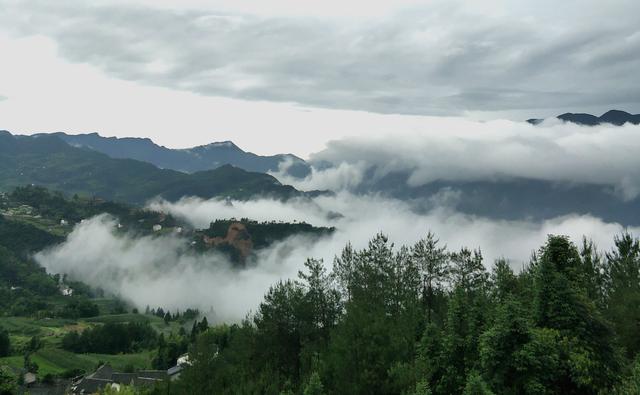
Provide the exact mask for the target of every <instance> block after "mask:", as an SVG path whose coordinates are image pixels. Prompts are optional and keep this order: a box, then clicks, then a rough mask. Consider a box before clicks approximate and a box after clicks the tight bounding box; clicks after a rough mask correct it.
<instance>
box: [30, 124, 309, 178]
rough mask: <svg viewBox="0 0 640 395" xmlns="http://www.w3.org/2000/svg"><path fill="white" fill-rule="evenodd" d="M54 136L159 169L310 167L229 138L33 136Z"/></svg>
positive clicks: (297, 171) (300, 170)
mask: <svg viewBox="0 0 640 395" xmlns="http://www.w3.org/2000/svg"><path fill="white" fill-rule="evenodd" d="M45 135H46V136H55V137H58V138H59V139H61V140H62V141H64V142H66V143H67V144H69V145H72V146H74V147H79V148H88V149H91V150H94V151H98V152H102V153H103V154H106V155H108V156H110V157H111V158H116V159H135V160H138V161H143V162H148V163H151V164H153V165H155V166H157V167H159V168H161V169H171V170H177V171H180V172H184V173H195V172H198V171H204V170H212V169H216V168H218V167H221V166H224V165H232V166H234V167H238V168H241V169H244V170H246V171H252V172H258V173H268V172H271V171H278V169H279V167H280V164H281V163H282V162H288V168H287V172H288V173H289V175H292V176H295V177H304V176H306V175H307V174H309V172H310V167H309V165H308V164H307V163H305V161H304V160H302V159H300V158H299V157H297V156H295V155H292V154H279V155H272V156H260V155H256V154H254V153H251V152H245V151H243V150H242V149H240V148H239V147H238V146H237V145H235V144H234V143H233V142H231V141H222V142H216V143H211V144H207V145H201V146H197V147H193V148H187V149H171V148H167V147H164V146H161V145H158V144H156V143H154V142H153V141H152V140H150V139H148V138H134V137H125V138H117V137H103V136H100V135H99V134H98V133H88V134H75V135H72V134H66V133H47V134H45V133H42V134H37V135H35V136H45Z"/></svg>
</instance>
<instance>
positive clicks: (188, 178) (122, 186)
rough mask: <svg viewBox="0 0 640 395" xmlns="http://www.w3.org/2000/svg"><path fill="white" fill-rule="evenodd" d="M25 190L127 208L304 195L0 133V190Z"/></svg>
mask: <svg viewBox="0 0 640 395" xmlns="http://www.w3.org/2000/svg"><path fill="white" fill-rule="evenodd" d="M29 184H33V185H39V186H43V187H46V188H49V189H54V190H61V191H64V192H65V193H67V194H74V193H77V194H81V195H91V196H98V197H101V198H105V199H109V200H116V201H122V202H127V203H131V204H144V203H145V202H146V201H148V200H149V199H152V198H154V197H157V196H160V197H162V198H165V199H167V200H173V201H175V200H178V199H180V198H181V197H183V196H197V197H201V198H205V199H206V198H212V197H231V198H238V199H245V198H250V197H253V196H263V197H264V196H267V197H274V198H278V199H288V198H290V197H295V196H303V195H304V193H303V192H300V191H298V190H296V189H295V188H293V187H292V186H289V185H283V184H281V183H280V182H279V181H278V180H277V179H276V178H274V177H272V176H270V175H268V174H263V173H257V172H248V171H246V170H243V169H240V168H238V167H234V166H232V165H222V166H220V167H217V168H215V169H211V170H205V171H199V172H194V173H190V174H188V173H183V172H179V171H176V170H171V169H160V168H158V167H156V166H154V165H153V164H151V163H148V162H144V161H138V160H134V159H116V158H112V157H110V156H108V155H106V154H103V153H100V152H98V151H94V150H90V149H86V148H78V147H74V146H72V145H69V144H68V143H66V142H64V141H63V140H61V139H60V138H59V137H57V136H56V135H42V134H41V135H36V136H20V135H15V136H14V135H12V134H11V133H9V132H8V131H4V132H0V190H5V191H7V190H10V189H11V188H14V187H17V186H23V185H29Z"/></svg>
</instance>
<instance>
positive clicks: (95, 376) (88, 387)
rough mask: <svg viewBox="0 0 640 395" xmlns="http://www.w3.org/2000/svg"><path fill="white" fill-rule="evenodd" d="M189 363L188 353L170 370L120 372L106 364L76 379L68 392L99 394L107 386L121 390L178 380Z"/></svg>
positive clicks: (81, 394)
mask: <svg viewBox="0 0 640 395" xmlns="http://www.w3.org/2000/svg"><path fill="white" fill-rule="evenodd" d="M187 365H189V357H188V355H186V354H185V355H183V356H181V357H180V358H178V362H177V364H176V366H174V367H172V368H170V369H168V370H140V371H137V372H134V373H120V372H116V371H114V370H113V368H112V367H111V365H109V364H104V365H102V366H100V367H99V368H98V369H97V370H96V371H95V372H93V373H91V374H89V375H86V376H82V377H78V378H76V379H74V380H73V381H72V382H71V387H70V388H69V391H68V393H69V394H72V395H87V394H97V393H98V392H100V391H101V390H104V389H105V388H106V387H110V388H112V389H114V390H116V391H119V390H120V388H121V386H134V387H140V386H154V385H156V384H159V383H162V382H164V381H167V380H169V381H173V380H177V379H178V378H179V377H180V373H181V372H182V370H183V369H184V367H185V366H187Z"/></svg>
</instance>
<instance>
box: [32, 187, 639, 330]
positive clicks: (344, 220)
mask: <svg viewBox="0 0 640 395" xmlns="http://www.w3.org/2000/svg"><path fill="white" fill-rule="evenodd" d="M152 207H153V208H155V209H162V210H165V211H167V212H170V213H172V214H173V215H176V216H178V217H180V218H183V219H185V220H187V221H189V222H191V223H192V224H194V225H195V226H198V227H202V226H206V225H207V224H208V223H209V222H210V221H213V220H215V219H220V218H229V217H236V218H240V217H250V218H253V219H257V220H284V221H292V220H294V219H297V220H305V221H308V222H310V223H312V224H314V225H331V226H337V228H338V230H337V232H336V233H335V234H334V235H333V236H331V237H327V238H324V239H320V240H315V241H311V240H309V239H305V238H300V237H294V238H292V239H289V240H285V241H283V242H280V243H277V244H276V245H274V246H272V247H271V248H269V249H268V250H264V251H261V252H260V253H259V255H258V257H257V262H256V265H255V266H250V267H248V268H246V269H243V270H239V271H235V270H231V269H230V268H229V264H228V263H227V262H225V260H224V259H223V258H222V257H220V256H218V255H216V254H204V255H194V254H192V253H191V252H190V250H189V247H188V243H187V242H186V241H184V240H181V239H179V238H176V237H175V236H162V237H137V238H135V237H129V236H121V235H116V233H115V230H114V224H115V222H114V221H113V220H111V219H109V218H108V217H105V216H100V217H96V218H93V219H91V220H89V221H86V222H85V223H84V224H80V225H78V226H77V227H76V228H75V229H74V231H73V232H72V234H71V235H70V236H69V237H68V239H67V241H66V242H64V243H63V244H61V245H60V246H57V247H55V248H53V249H50V250H47V251H44V252H41V253H39V254H38V255H37V256H36V259H37V260H38V262H40V263H41V264H42V265H43V266H44V267H45V268H47V270H48V271H50V272H57V273H59V272H61V273H68V274H69V275H70V276H72V277H73V278H76V279H79V280H82V281H84V282H86V283H88V284H90V285H92V286H96V287H102V288H103V289H105V290H107V291H109V292H112V293H114V294H118V295H121V296H122V297H124V298H126V299H128V300H130V301H131V302H133V303H134V304H136V305H137V306H139V307H141V308H144V307H145V306H146V305H150V306H158V305H162V306H164V307H167V308H170V309H178V308H179V309H184V308H186V307H197V308H200V309H201V310H202V311H205V312H207V311H209V310H210V309H211V308H213V311H214V314H212V318H214V319H216V320H218V321H237V320H239V319H241V318H242V317H244V316H245V314H246V313H247V312H248V311H249V310H255V308H256V306H257V304H258V303H259V301H260V300H261V298H262V296H263V294H264V292H266V290H267V288H268V287H269V286H270V285H271V284H273V283H275V282H276V281H278V280H279V279H282V278H292V277H295V276H296V274H297V271H298V270H299V269H301V268H302V266H303V262H304V260H305V259H306V258H307V257H315V258H323V259H324V261H325V264H326V265H328V266H330V265H331V262H332V260H333V257H334V255H335V254H338V253H339V252H340V251H341V249H342V248H343V247H344V245H345V244H346V243H347V242H348V241H350V242H352V243H353V245H354V246H355V247H356V248H363V247H365V246H366V243H367V241H368V240H369V239H370V238H371V237H373V236H374V235H375V233H377V232H379V231H383V232H384V233H386V234H388V235H389V236H390V238H391V240H392V241H394V242H395V243H396V245H401V244H411V243H414V242H415V241H417V240H418V239H419V238H420V237H422V236H424V235H425V234H426V232H427V231H429V230H432V231H434V232H435V233H436V234H437V236H438V237H440V239H441V240H442V241H443V242H444V243H446V244H447V245H448V246H449V248H450V249H451V250H456V249H458V248H460V247H462V246H469V247H471V248H477V247H481V248H482V251H483V254H484V256H485V263H486V264H487V266H490V265H491V263H492V261H493V260H494V259H496V258H499V257H505V258H507V259H509V260H510V261H511V263H512V265H513V266H514V267H515V268H519V267H521V265H522V263H524V262H527V261H528V259H529V257H530V255H531V252H532V251H533V250H535V249H537V248H538V247H539V246H540V245H542V244H543V243H544V241H545V239H546V236H547V235H548V234H565V235H569V236H570V237H572V239H573V240H574V241H579V240H580V238H581V237H582V235H586V236H587V237H590V238H592V239H593V240H594V241H595V242H596V243H597V244H598V246H599V247H600V248H603V249H608V248H610V246H611V245H612V241H613V236H614V235H615V234H616V233H618V232H620V231H621V229H622V228H621V227H620V225H618V224H614V223H604V222H602V221H601V220H599V219H597V218H594V217H591V216H575V215H568V216H565V217H560V218H555V219H552V220H548V221H543V222H535V223H534V222H525V221H496V220H489V219H484V218H478V217H473V216H468V215H463V214H459V213H456V212H454V211H451V210H449V209H447V208H444V207H440V208H434V209H433V210H432V211H430V212H428V213H424V214H416V213H415V212H413V211H412V210H411V208H410V207H409V205H407V204H406V203H403V202H399V201H394V200H385V199H380V198H376V197H356V196H352V195H349V194H346V193H342V194H338V195H336V196H334V197H326V196H325V197H319V198H316V199H314V200H313V201H305V200H299V201H296V202H291V203H290V204H283V203H281V202H276V201H271V200H256V201H250V202H233V205H232V206H229V205H227V204H226V203H225V202H222V201H216V200H211V201H203V200H200V199H193V198H187V199H183V200H182V201H180V202H178V203H168V202H155V203H153V204H152ZM331 212H334V213H335V212H339V213H342V214H344V216H343V217H341V218H338V219H336V218H334V219H329V218H328V216H327V213H331ZM630 230H631V231H632V232H635V233H638V232H639V231H640V229H636V228H631V229H630Z"/></svg>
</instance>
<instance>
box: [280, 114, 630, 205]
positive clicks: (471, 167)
mask: <svg viewBox="0 0 640 395" xmlns="http://www.w3.org/2000/svg"><path fill="white" fill-rule="evenodd" d="M403 126H404V128H400V129H399V130H397V131H395V132H394V133H375V134H372V135H369V136H366V137H364V136H359V137H355V136H354V137H345V138H342V139H339V140H333V141H330V142H329V143H328V144H327V148H326V149H325V150H323V151H320V152H318V153H315V154H313V155H312V156H311V160H310V162H311V163H312V164H314V165H315V166H314V169H313V171H312V173H311V174H310V175H309V176H308V177H306V178H304V179H302V180H300V179H296V178H294V177H290V176H288V175H286V174H285V173H284V171H280V172H275V173H272V174H273V175H274V176H276V177H277V178H278V179H279V180H280V181H282V182H283V183H285V184H290V185H293V186H295V187H296V188H298V189H303V190H314V189H332V190H336V189H338V190H339V189H345V190H354V189H356V188H357V187H358V186H359V185H361V184H362V183H363V182H365V181H367V182H371V181H372V180H371V179H370V177H369V176H372V177H373V181H375V180H379V179H381V178H383V177H384V176H386V175H389V174H391V173H394V172H403V173H407V174H408V179H407V184H408V186H409V187H418V186H422V185H425V184H429V183H432V182H435V181H462V182H466V181H494V180H509V179H514V178H521V179H532V180H542V181H549V182H558V183H564V184H566V185H568V186H570V185H572V184H581V183H582V184H596V185H601V186H603V187H606V188H609V189H611V192H612V193H611V194H612V196H617V197H619V198H621V199H623V200H625V201H628V200H632V199H635V198H636V197H637V196H638V195H639V194H640V156H638V155H637V152H639V151H640V125H631V124H627V125H624V126H614V125H599V126H592V127H587V126H580V125H575V124H571V123H563V122H561V121H558V120H555V119H549V120H547V121H545V122H544V123H543V124H541V125H537V126H532V125H530V124H528V123H525V122H512V121H507V120H498V121H490V122H477V121H469V120H462V119H453V118H443V119H438V120H436V119H433V120H431V122H427V123H424V124H415V125H410V124H409V125H403ZM412 126H413V127H412ZM283 165H284V166H285V167H286V163H285V164H283ZM328 165H330V166H328Z"/></svg>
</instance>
